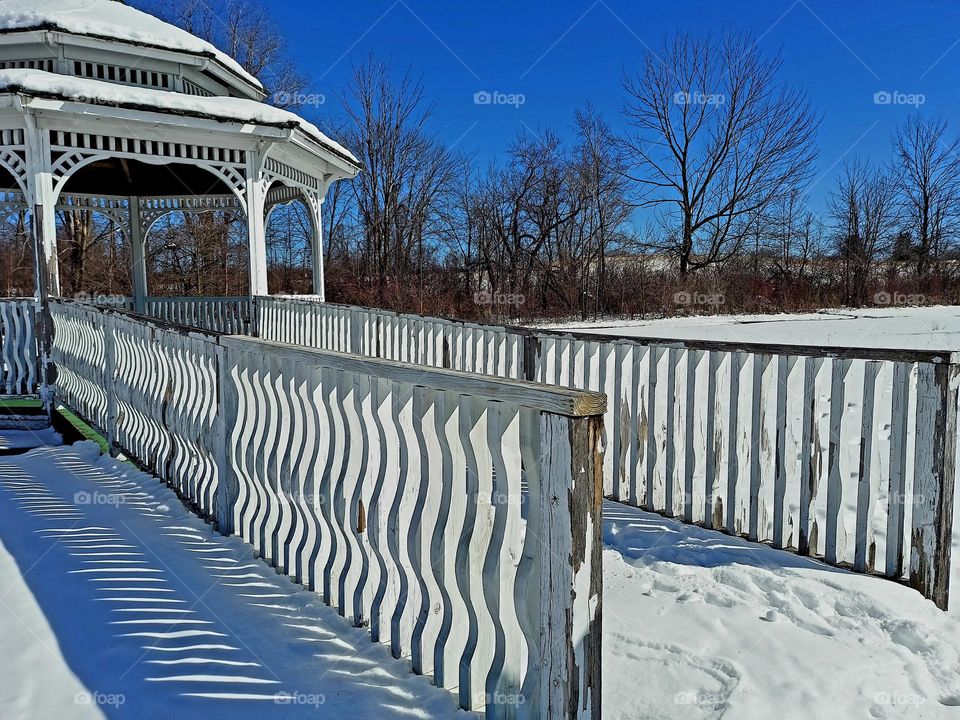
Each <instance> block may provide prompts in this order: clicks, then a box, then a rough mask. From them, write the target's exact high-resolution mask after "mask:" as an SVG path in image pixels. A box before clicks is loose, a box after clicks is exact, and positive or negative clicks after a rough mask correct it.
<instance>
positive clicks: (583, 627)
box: [522, 395, 603, 720]
mask: <svg viewBox="0 0 960 720" xmlns="http://www.w3.org/2000/svg"><path fill="white" fill-rule="evenodd" d="M589 397H590V396H587V395H584V398H589ZM602 412H603V410H602V409H601V410H600V411H599V413H598V414H587V413H584V414H582V415H577V416H572V417H568V416H563V415H556V414H553V413H546V412H544V413H541V416H540V463H539V464H540V492H538V493H536V495H533V494H532V497H531V502H532V503H533V504H534V507H533V508H531V520H530V522H531V527H530V529H529V530H528V532H530V531H533V532H536V533H538V536H539V541H540V543H539V550H540V558H539V559H540V565H539V578H538V582H539V587H540V607H539V609H540V645H539V652H540V655H539V658H537V659H538V660H539V673H538V672H536V671H534V670H533V669H531V670H530V672H529V674H528V678H527V682H525V683H524V687H523V693H524V703H523V706H522V713H523V715H524V716H525V717H529V718H545V719H547V718H548V719H549V720H574V719H577V720H586V719H587V718H589V719H590V720H599V719H600V716H601V715H600V699H601V697H600V662H601V608H602V604H603V603H602V599H603V567H602V558H603V537H602V531H603V521H602V513H601V508H602V502H603V459H602V452H601V448H602V438H603V415H602ZM531 490H532V488H531Z"/></svg>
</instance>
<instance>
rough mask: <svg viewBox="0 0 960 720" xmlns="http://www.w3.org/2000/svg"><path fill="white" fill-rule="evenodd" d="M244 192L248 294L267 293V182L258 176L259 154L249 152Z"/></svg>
mask: <svg viewBox="0 0 960 720" xmlns="http://www.w3.org/2000/svg"><path fill="white" fill-rule="evenodd" d="M244 195H245V198H246V202H247V238H248V248H249V251H250V296H251V297H257V296H258V295H267V294H268V292H267V223H266V205H267V182H266V180H264V179H262V178H261V174H260V157H259V154H258V153H254V152H251V153H250V159H249V161H248V162H247V178H246V187H245V191H244Z"/></svg>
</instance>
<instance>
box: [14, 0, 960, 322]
mask: <svg viewBox="0 0 960 720" xmlns="http://www.w3.org/2000/svg"><path fill="white" fill-rule="evenodd" d="M226 5H227V6H228V7H227V9H226V11H224V12H222V13H218V14H219V18H220V19H219V20H217V21H214V20H213V18H212V16H211V13H212V12H213V11H212V10H211V9H210V8H209V6H207V5H206V4H205V3H201V2H199V1H198V0H186V1H185V2H183V3H181V4H179V5H175V6H166V5H165V6H164V7H163V9H162V10H161V14H166V16H167V17H169V18H171V19H173V20H174V21H176V22H177V23H178V24H180V25H182V26H184V27H186V28H187V29H188V30H190V31H191V32H194V33H196V34H198V35H201V36H203V37H206V38H207V39H210V40H212V41H213V42H214V43H216V44H218V45H220V46H222V47H223V48H224V49H225V50H227V51H228V52H231V53H232V54H234V55H235V56H237V57H238V59H240V61H241V62H243V63H244V64H245V65H247V67H248V68H249V69H250V70H251V71H253V72H255V73H256V74H258V75H259V76H260V77H261V78H262V79H263V80H264V82H265V85H266V86H267V88H268V91H269V92H268V97H267V100H268V101H271V100H272V101H274V102H275V103H279V104H283V103H284V102H286V101H289V100H294V101H295V100H296V99H297V98H301V97H313V95H311V94H308V93H307V90H308V89H309V85H308V80H307V79H306V78H305V76H303V75H302V74H300V73H299V72H298V71H297V70H296V68H295V66H294V64H293V63H291V62H290V61H289V59H288V58H287V56H286V54H285V50H284V46H283V41H282V36H281V34H280V33H279V31H278V30H277V29H276V27H275V26H274V25H273V24H272V23H271V22H270V20H269V17H267V15H266V14H265V12H264V11H263V9H262V7H260V6H258V5H256V4H255V0H231V1H230V2H228V3H226ZM171 13H172V14H173V15H172V17H171ZM780 66H781V59H780V57H779V56H778V55H776V54H768V53H765V52H764V51H762V50H761V49H760V48H759V47H758V46H757V44H756V40H755V39H754V38H753V37H751V36H750V35H748V34H744V33H736V32H728V33H724V34H721V35H717V36H706V37H703V36H696V35H693V34H691V33H687V32H678V33H676V34H674V35H673V36H671V37H669V38H667V39H666V40H665V41H664V43H663V44H662V46H661V47H659V48H657V49H656V50H653V51H650V52H648V53H646V55H645V56H644V57H643V58H642V59H641V60H640V62H639V63H638V64H637V65H636V67H635V69H634V70H632V71H625V72H624V75H623V77H622V79H621V85H622V93H623V109H622V114H621V116H620V117H619V118H607V117H604V116H603V115H602V114H601V113H600V112H598V111H597V109H596V108H594V107H592V106H591V105H589V104H585V105H584V106H582V107H581V108H579V109H578V110H577V111H576V112H575V113H574V114H573V116H572V117H571V118H570V119H569V122H568V127H566V128H562V130H564V132H560V131H559V130H558V129H556V128H541V129H530V128H525V129H524V130H523V131H522V132H520V133H518V134H517V136H516V137H515V139H514V140H513V142H512V143H511V144H510V145H509V146H508V147H507V148H505V149H504V152H503V153H502V155H501V156H500V157H499V158H498V159H497V160H496V161H493V162H489V163H481V162H479V161H478V160H477V159H476V158H475V157H473V156H471V155H470V154H468V153H464V152H462V151H460V150H458V149H456V148H454V147H451V146H450V145H449V144H446V143H444V142H443V141H441V140H440V139H439V138H438V137H437V136H436V135H435V134H434V133H433V131H432V130H431V125H432V121H433V117H432V115H433V108H432V105H431V103H430V102H429V98H428V94H427V89H426V87H425V85H424V82H423V80H422V78H419V77H417V76H416V75H415V74H414V73H413V72H412V71H411V70H407V71H406V72H404V71H402V70H401V69H398V68H397V67H395V66H394V65H392V64H391V63H390V62H387V61H384V60H382V59H380V58H378V57H376V56H374V55H370V56H367V57H366V58H365V59H363V60H362V61H360V62H358V63H357V64H356V65H355V66H354V67H353V69H352V74H351V76H350V78H349V80H348V81H347V82H346V84H345V86H344V87H343V88H341V89H339V91H338V92H337V93H336V101H337V102H328V103H327V104H326V105H324V110H330V106H332V105H337V106H339V108H338V110H334V111H331V112H329V113H328V115H327V116H326V117H325V118H324V119H323V121H322V122H321V125H322V127H323V128H324V130H325V132H327V134H329V135H330V136H331V137H333V138H334V139H336V140H338V141H339V142H341V143H342V144H344V145H345V146H347V147H349V148H350V149H351V150H352V151H353V152H354V153H355V154H356V155H357V157H358V158H359V160H360V162H361V164H362V166H363V171H362V172H361V173H360V175H359V176H358V177H357V178H356V179H355V180H353V181H352V182H340V183H337V184H335V185H334V186H333V187H332V188H331V190H330V191H329V193H328V195H327V197H326V199H325V201H324V204H323V224H324V227H323V236H324V246H323V252H324V254H325V257H324V261H325V267H326V286H327V294H328V299H330V300H332V301H337V302H344V303H354V304H364V305H375V306H385V307H392V308H396V309H402V310H412V311H418V312H425V313H433V314H441V315H456V316H461V317H468V318H486V319H492V318H496V319H530V318H536V317H552V316H564V317H573V316H576V317H582V318H586V317H591V316H597V315H635V314H649V313H664V314H678V313H691V312H697V313H700V312H733V311H760V312H763V311H778V310H803V309H812V308H816V307H824V306H839V305H850V306H862V305H866V304H885V303H892V302H916V303H923V302H949V303H956V302H960V297H958V285H957V283H956V279H957V273H958V269H960V263H958V260H960V255H958V241H960V223H958V219H960V180H958V178H960V172H958V171H960V141H958V139H957V137H956V136H955V135H954V134H953V133H952V131H951V129H950V128H949V127H948V125H947V123H946V121H945V120H943V119H940V118H935V117H927V116H923V115H920V114H915V115H913V116H910V117H909V118H908V119H906V120H905V121H904V122H903V124H902V125H901V126H900V127H899V128H898V129H897V131H896V132H895V133H894V135H893V137H891V139H890V152H889V157H885V158H857V157H851V158H847V159H845V160H843V161H842V163H840V164H839V173H838V176H837V178H836V179H835V180H833V187H832V189H831V190H830V191H829V200H828V202H827V204H826V207H825V209H824V211H822V212H814V211H813V210H811V209H810V207H809V203H808V197H809V191H810V189H811V186H812V183H813V179H814V177H815V175H816V172H817V170H818V167H817V163H818V160H819V157H818V154H819V153H818V147H817V138H816V136H817V131H818V128H819V126H820V123H821V120H822V118H821V117H820V115H819V114H818V113H817V112H816V110H815V109H814V108H813V107H812V105H811V103H810V100H809V98H808V97H807V95H806V93H805V92H803V90H801V89H799V88H795V87H791V86H789V85H787V84H786V83H783V82H782V81H781V80H780V79H779V71H780ZM331 99H333V98H331ZM292 109H294V110H297V109H298V108H296V107H293V108H292ZM300 110H302V108H301V109H300ZM614 123H616V128H618V129H615V126H614ZM73 212H74V211H71V213H73ZM59 228H60V230H59V232H60V236H61V237H60V249H61V252H60V255H61V257H60V260H61V266H62V267H63V268H64V273H63V274H64V277H65V278H66V279H67V290H68V291H77V290H89V291H91V292H103V291H105V290H106V289H107V286H109V287H113V288H117V290H116V291H117V292H123V291H124V290H123V288H122V287H121V286H123V281H122V279H120V275H122V273H117V272H116V268H117V267H118V266H120V265H122V263H123V262H124V261H125V260H126V259H127V256H126V255H124V252H125V250H124V244H123V238H122V235H120V234H118V233H117V230H116V228H114V227H112V225H111V224H110V223H109V222H105V221H104V220H103V219H102V218H95V217H86V218H85V217H78V218H74V217H67V216H64V217H62V218H61V222H60V223H59ZM242 230H243V228H242V223H241V224H238V223H237V220H236V219H234V218H231V217H229V216H223V215H216V214H214V215H203V216H200V217H198V218H182V219H180V220H177V219H173V220H170V221H167V222H165V223H163V224H161V225H160V226H158V227H157V228H156V229H155V230H154V232H153V233H151V239H150V245H149V248H148V252H149V260H150V272H151V276H150V285H151V292H155V293H157V294H208V295H214V294H234V293H239V292H242V288H243V287H244V285H245V278H246V257H245V248H244V240H243V237H242V232H240V231H242ZM309 230H310V228H309V222H308V221H307V220H306V216H305V214H304V213H303V211H302V208H298V207H297V206H296V205H292V206H287V207H285V208H283V209H282V210H281V211H278V212H276V213H274V214H272V215H271V220H270V223H269V225H268V251H269V259H270V264H269V267H270V286H271V291H272V292H289V293H293V292H309V291H310V272H309V269H310V267H311V258H310V248H309V235H310V232H309ZM23 237H24V233H23V226H22V224H21V225H20V226H19V227H18V226H17V224H16V223H7V224H6V225H5V226H4V228H3V232H2V233H0V253H2V255H3V257H5V258H10V259H11V260H10V262H5V263H4V264H3V268H4V272H3V273H0V283H4V285H3V286H2V289H6V291H7V292H9V289H10V287H12V285H13V284H15V279H12V276H15V275H16V274H17V273H18V272H21V270H20V269H22V268H23V267H24V266H25V264H27V263H26V260H25V258H28V257H29V252H27V251H26V250H25V246H24V244H23ZM18 238H19V241H18ZM18 242H19V244H18ZM8 268H10V269H9V270H8ZM21 274H22V273H21ZM84 285H88V286H90V287H84Z"/></svg>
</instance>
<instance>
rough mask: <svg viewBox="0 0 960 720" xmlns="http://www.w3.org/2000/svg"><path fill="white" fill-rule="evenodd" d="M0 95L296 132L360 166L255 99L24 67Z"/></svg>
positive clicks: (5, 75) (1, 77) (2, 79)
mask: <svg viewBox="0 0 960 720" xmlns="http://www.w3.org/2000/svg"><path fill="white" fill-rule="evenodd" d="M0 93H19V94H22V95H27V96H30V97H46V98H54V99H58V100H72V101H75V102H82V103H89V104H93V105H102V106H115V107H124V108H132V109H137V110H153V111H156V112H161V113H168V114H174V115H178V114H179V115H190V116H193V117H204V118H213V119H215V120H221V121H224V122H243V123H253V124H257V125H270V126H274V127H281V128H296V129H299V130H301V131H302V132H304V133H305V134H306V135H308V136H309V137H310V138H311V139H313V140H314V141H316V142H318V143H320V144H321V145H322V146H323V147H325V148H326V149H327V150H329V151H330V152H332V153H334V154H335V155H338V156H340V157H341V158H342V159H344V160H346V161H348V162H350V163H351V164H352V165H355V166H359V162H358V161H357V158H356V157H354V155H353V153H351V152H350V151H349V150H347V149H346V148H345V147H343V146H342V145H340V144H339V143H337V142H335V141H333V140H331V139H330V138H329V137H327V136H326V135H324V134H323V133H322V132H321V131H320V130H319V128H317V126H316V125H313V124H312V123H309V122H307V121H306V120H304V119H303V118H301V117H300V116H299V115H296V114H294V113H292V112H289V111H287V110H281V109H280V108H276V107H273V106H272V105H267V104H265V103H261V102H257V101H256V100H247V99H245V98H234V97H202V96H198V95H185V94H183V93H176V92H170V91H167V90H153V89H150V88H140V87H132V86H129V85H116V84H113V83H109V82H104V81H102V80H90V79H87V78H78V77H73V76H70V75H59V74H56V73H49V72H44V71H42V70H29V69H10V70H0Z"/></svg>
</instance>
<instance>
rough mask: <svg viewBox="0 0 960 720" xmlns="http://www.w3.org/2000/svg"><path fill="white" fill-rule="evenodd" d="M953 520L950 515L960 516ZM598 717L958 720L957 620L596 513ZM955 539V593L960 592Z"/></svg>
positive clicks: (658, 525) (818, 573)
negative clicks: (600, 639) (600, 632)
mask: <svg viewBox="0 0 960 720" xmlns="http://www.w3.org/2000/svg"><path fill="white" fill-rule="evenodd" d="M958 510H960V508H958ZM604 515H605V520H604V540H605V543H606V545H607V547H608V549H607V550H606V551H605V553H604V558H603V562H604V598H603V600H604V608H603V621H604V657H603V683H604V685H603V691H604V698H603V702H604V718H605V720H606V719H609V720H617V719H623V720H627V719H629V720H643V719H646V718H649V719H651V720H653V719H654V718H656V719H657V720H669V719H671V718H684V720H686V719H688V718H690V719H693V718H705V719H706V718H710V719H717V718H721V717H726V718H737V720H754V719H756V720H761V719H764V720H766V719H768V718H777V719H778V720H781V719H782V720H793V719H794V718H796V719H798V720H799V719H801V718H843V719H844V720H846V719H857V718H865V719H866V718H880V719H887V718H890V719H892V718H918V719H924V718H956V717H958V716H960V715H958V713H960V642H958V641H960V611H958V610H957V603H956V602H954V609H953V610H951V611H950V612H949V613H943V612H941V611H940V610H938V609H937V608H936V607H935V606H934V605H933V604H932V603H931V602H929V601H927V600H924V599H923V598H922V597H921V596H920V595H918V594H917V593H916V591H914V590H911V589H909V588H907V587H904V586H901V585H898V584H895V583H892V582H889V581H887V580H883V579H880V578H875V577H868V576H864V575H858V574H856V573H851V572H847V571H845V570H840V569H838V568H833V567H830V566H827V565H824V564H822V563H819V562H817V561H815V560H811V559H808V558H803V557H799V556H796V555H791V554H788V553H784V552H781V551H777V550H773V549H771V548H768V547H765V546H761V545H756V544H752V543H749V542H747V541H745V540H741V539H739V538H732V537H727V536H724V535H720V534H718V533H714V532H710V531H707V530H703V529H700V528H697V527H692V526H689V525H683V524H682V523H679V522H676V521H673V520H668V519H665V518H662V517H660V516H657V515H651V514H649V513H645V512H643V511H641V510H638V509H634V508H630V507H626V506H623V505H618V504H615V503H606V505H605V506H604ZM958 553H960V542H958V539H957V537H956V536H955V537H954V567H953V577H952V581H953V587H954V588H958V587H960V570H958V563H957V558H960V555H958Z"/></svg>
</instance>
